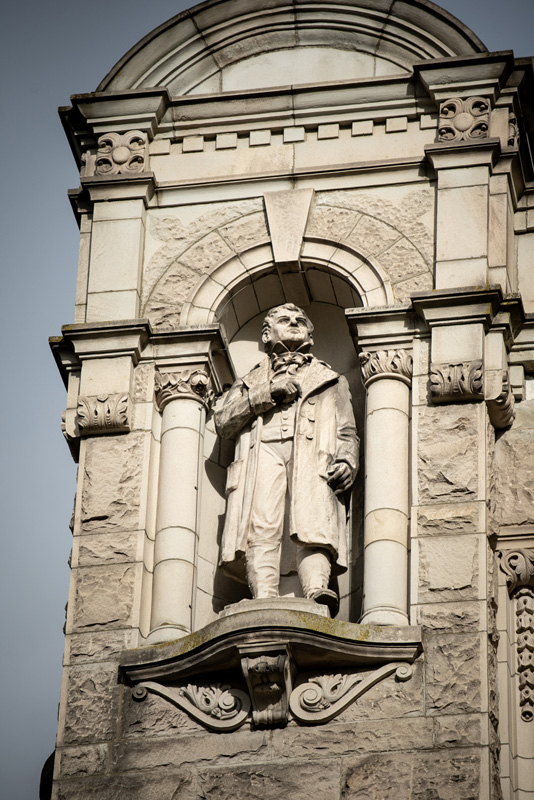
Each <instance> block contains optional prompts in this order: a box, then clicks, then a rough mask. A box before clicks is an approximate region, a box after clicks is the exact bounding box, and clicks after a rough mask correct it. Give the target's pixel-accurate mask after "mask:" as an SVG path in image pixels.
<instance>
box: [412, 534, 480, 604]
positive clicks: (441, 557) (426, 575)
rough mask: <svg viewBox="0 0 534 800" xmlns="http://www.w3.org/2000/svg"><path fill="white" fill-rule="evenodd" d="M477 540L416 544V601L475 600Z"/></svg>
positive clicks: (445, 539)
mask: <svg viewBox="0 0 534 800" xmlns="http://www.w3.org/2000/svg"><path fill="white" fill-rule="evenodd" d="M478 579H479V569H478V538H477V537H476V536H464V537H460V536H445V537H440V538H439V539H431V538H425V539H420V540H419V600H420V601H421V602H425V601H427V602H428V601H431V600H432V599H433V598H436V597H440V598H443V599H444V600H458V599H460V598H465V599H474V598H476V597H477V596H478V583H479V580H478Z"/></svg>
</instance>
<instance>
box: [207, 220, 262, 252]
mask: <svg viewBox="0 0 534 800" xmlns="http://www.w3.org/2000/svg"><path fill="white" fill-rule="evenodd" d="M219 233H220V234H221V236H222V237H223V239H224V240H225V242H226V243H227V244H228V246H229V247H231V249H232V250H234V251H235V252H236V253H242V252H243V251H244V250H248V249H249V248H250V247H252V246H253V245H255V244H258V242H263V241H265V240H266V239H268V238H269V231H268V230H267V224H266V222H265V214H264V213H263V211H260V212H257V213H256V214H249V215H247V216H246V217H240V218H239V219H238V220H236V221H235V222H231V223H230V224H229V225H223V227H222V228H219Z"/></svg>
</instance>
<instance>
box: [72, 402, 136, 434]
mask: <svg viewBox="0 0 534 800" xmlns="http://www.w3.org/2000/svg"><path fill="white" fill-rule="evenodd" d="M129 402H130V397H129V395H128V394H99V395H97V396H96V397H79V398H78V409H77V421H78V429H79V431H80V435H81V436H94V435H95V434H100V433H126V432H128V431H129V430H130V420H129V413H128V412H129Z"/></svg>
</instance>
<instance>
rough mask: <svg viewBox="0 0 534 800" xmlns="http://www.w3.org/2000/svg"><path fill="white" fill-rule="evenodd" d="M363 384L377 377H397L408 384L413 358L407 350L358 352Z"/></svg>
mask: <svg viewBox="0 0 534 800" xmlns="http://www.w3.org/2000/svg"><path fill="white" fill-rule="evenodd" d="M360 367H361V370H362V377H363V382H364V384H365V386H368V385H369V384H370V383H371V382H372V381H374V380H376V379H377V378H397V379H399V380H401V381H403V382H404V383H407V384H408V385H410V384H411V381H412V374H413V358H412V356H411V355H410V353H409V352H408V351H407V350H377V351H376V352H374V353H372V352H368V351H365V352H363V353H360Z"/></svg>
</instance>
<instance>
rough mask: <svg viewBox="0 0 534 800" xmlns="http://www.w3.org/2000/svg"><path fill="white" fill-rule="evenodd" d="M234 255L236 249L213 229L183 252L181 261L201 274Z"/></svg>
mask: <svg viewBox="0 0 534 800" xmlns="http://www.w3.org/2000/svg"><path fill="white" fill-rule="evenodd" d="M233 255H234V251H233V250H232V249H231V248H230V247H229V246H228V245H227V243H226V242H225V241H224V239H222V238H221V236H220V235H219V234H218V233H217V232H216V231H213V232H212V233H209V234H208V235H207V236H204V237H203V238H202V239H201V240H200V241H198V242H196V244H194V245H193V246H192V247H190V248H189V249H188V250H186V251H185V252H183V253H182V255H181V256H180V261H181V262H182V264H185V266H186V267H190V268H191V269H193V270H194V271H195V272H197V273H198V274H199V275H200V274H202V273H203V272H208V271H209V270H210V269H211V267H214V266H215V265H216V264H219V263H220V262H221V261H223V259H225V258H230V257H231V256H233Z"/></svg>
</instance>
